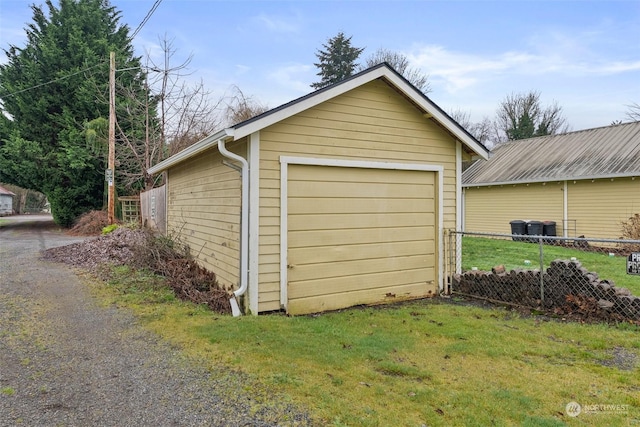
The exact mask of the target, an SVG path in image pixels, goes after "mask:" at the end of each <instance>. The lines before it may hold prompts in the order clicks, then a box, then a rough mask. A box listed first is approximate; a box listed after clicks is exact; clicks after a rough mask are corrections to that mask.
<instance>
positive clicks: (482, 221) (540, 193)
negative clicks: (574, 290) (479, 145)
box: [464, 182, 564, 235]
mask: <svg viewBox="0 0 640 427" xmlns="http://www.w3.org/2000/svg"><path fill="white" fill-rule="evenodd" d="M563 197H564V196H563V183H557V182H553V183H546V184H545V185H542V184H530V185H528V186H527V185H526V184H521V185H515V186H514V185H504V186H491V187H470V188H465V190H464V216H465V222H464V230H465V231H469V232H473V231H475V232H485V233H502V234H510V233H511V225H510V224H509V222H510V221H513V220H516V219H519V220H535V221H555V222H556V224H557V226H556V229H557V233H558V234H560V235H561V234H562V204H563Z"/></svg>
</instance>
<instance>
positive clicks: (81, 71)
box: [0, 61, 105, 98]
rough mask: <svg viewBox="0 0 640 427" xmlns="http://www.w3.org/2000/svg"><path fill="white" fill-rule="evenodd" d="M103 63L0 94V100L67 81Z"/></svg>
mask: <svg viewBox="0 0 640 427" xmlns="http://www.w3.org/2000/svg"><path fill="white" fill-rule="evenodd" d="M104 63H105V61H102V62H99V63H98V64H96V65H92V66H91V67H89V68H85V69H84V70H80V71H76V72H75V73H71V74H68V75H66V76H62V77H58V78H57V79H54V80H49V81H48V82H45V83H40V84H38V85H35V86H31V87H28V88H25V89H21V90H19V91H16V92H12V93H8V94H6V95H2V94H0V98H9V97H11V96H14V95H18V94H20V93H23V92H28V91H30V90H33V89H37V88H39V87H42V86H47V85H50V84H53V83H57V82H59V81H62V80H65V79H68V78H69V77H73V76H77V75H78V74H82V73H85V72H87V71H89V70H93V69H94V68H97V67H99V66H101V65H103V64H104Z"/></svg>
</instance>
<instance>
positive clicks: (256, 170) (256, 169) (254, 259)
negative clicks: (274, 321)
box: [247, 132, 260, 315]
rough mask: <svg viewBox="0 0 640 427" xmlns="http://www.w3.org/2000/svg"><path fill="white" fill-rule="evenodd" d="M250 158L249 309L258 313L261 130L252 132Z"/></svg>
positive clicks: (248, 152) (248, 154)
mask: <svg viewBox="0 0 640 427" xmlns="http://www.w3.org/2000/svg"><path fill="white" fill-rule="evenodd" d="M247 157H248V160H249V289H248V293H249V295H248V296H249V310H251V314H254V315H257V314H258V299H259V295H260V292H259V289H258V286H259V284H258V282H259V273H260V272H259V266H260V263H259V261H260V259H259V257H260V240H259V236H260V132H255V133H252V134H251V135H250V136H249V141H248V143H247Z"/></svg>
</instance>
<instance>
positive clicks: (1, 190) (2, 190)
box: [0, 185, 15, 196]
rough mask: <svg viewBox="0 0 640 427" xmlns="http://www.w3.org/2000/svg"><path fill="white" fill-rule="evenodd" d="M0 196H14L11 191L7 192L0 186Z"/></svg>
mask: <svg viewBox="0 0 640 427" xmlns="http://www.w3.org/2000/svg"><path fill="white" fill-rule="evenodd" d="M0 194H7V195H9V196H15V193H12V192H11V191H9V190H7V189H6V188H4V187H3V186H1V185H0Z"/></svg>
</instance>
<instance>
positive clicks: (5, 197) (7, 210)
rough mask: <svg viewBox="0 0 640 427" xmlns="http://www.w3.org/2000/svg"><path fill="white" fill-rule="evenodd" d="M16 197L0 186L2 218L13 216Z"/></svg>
mask: <svg viewBox="0 0 640 427" xmlns="http://www.w3.org/2000/svg"><path fill="white" fill-rule="evenodd" d="M14 197H15V194H14V193H12V192H11V191H9V190H7V189H6V188H4V187H2V186H0V216H4V215H11V214H13V198H14Z"/></svg>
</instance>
